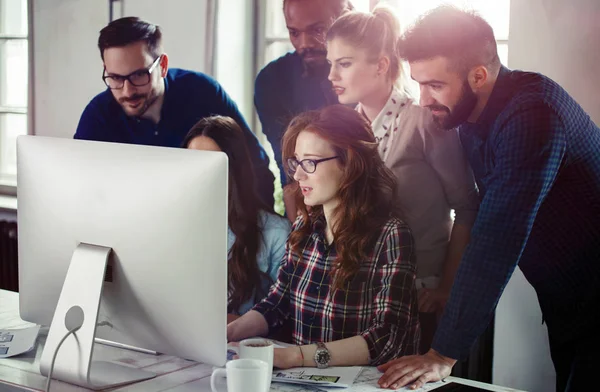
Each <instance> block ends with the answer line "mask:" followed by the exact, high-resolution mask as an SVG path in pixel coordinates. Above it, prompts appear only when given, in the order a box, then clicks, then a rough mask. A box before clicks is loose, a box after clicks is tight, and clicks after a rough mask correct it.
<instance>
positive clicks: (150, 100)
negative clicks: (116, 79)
mask: <svg viewBox="0 0 600 392" xmlns="http://www.w3.org/2000/svg"><path fill="white" fill-rule="evenodd" d="M138 99H140V100H141V105H140V106H139V107H137V108H131V107H130V106H128V105H127V103H128V102H135V101H137V100H138ZM157 99H158V93H157V92H156V91H155V89H152V90H150V91H149V92H148V93H146V94H133V95H132V96H129V97H122V98H120V99H119V104H120V105H121V107H122V108H123V111H125V113H126V114H127V115H128V116H130V117H141V116H143V115H144V113H146V111H147V110H148V108H150V106H152V104H154V102H156V100H157Z"/></svg>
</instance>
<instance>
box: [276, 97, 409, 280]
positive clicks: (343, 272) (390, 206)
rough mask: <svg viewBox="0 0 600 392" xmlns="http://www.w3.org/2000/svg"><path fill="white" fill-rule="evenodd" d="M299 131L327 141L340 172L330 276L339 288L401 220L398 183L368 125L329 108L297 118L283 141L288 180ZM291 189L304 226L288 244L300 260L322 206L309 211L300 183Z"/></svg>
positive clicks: (343, 108)
mask: <svg viewBox="0 0 600 392" xmlns="http://www.w3.org/2000/svg"><path fill="white" fill-rule="evenodd" d="M301 132H313V133H315V134H316V135H318V136H319V137H321V138H323V139H325V140H327V141H328V142H329V144H330V145H331V147H332V148H333V150H334V153H335V155H337V156H339V160H338V162H339V164H340V166H341V169H342V171H343V174H342V180H341V184H340V188H339V190H338V194H337V197H338V198H339V200H340V202H339V204H338V206H337V207H336V208H335V209H334V211H333V219H332V220H333V222H335V224H334V225H333V227H331V230H332V233H333V237H334V238H335V242H334V243H335V249H336V252H337V255H338V256H337V260H336V262H335V267H334V270H333V271H332V274H333V282H334V284H333V286H334V288H336V289H340V288H343V286H344V285H345V283H346V282H347V281H349V280H350V279H351V278H352V276H353V275H354V274H355V273H356V272H357V271H358V269H359V268H360V264H361V262H362V261H363V260H364V259H365V257H366V256H367V255H368V254H369V253H370V251H372V249H373V246H374V245H375V242H376V241H377V238H378V237H379V235H380V233H381V227H382V226H383V225H384V224H385V223H386V222H387V221H388V220H389V219H390V218H391V217H398V216H399V211H398V209H397V208H398V207H397V205H396V203H395V200H396V182H395V178H394V175H393V173H392V172H391V171H390V170H389V169H388V168H387V167H386V166H385V164H384V163H383V161H382V160H381V157H380V156H379V153H378V152H377V142H376V140H375V136H374V135H373V131H372V130H371V126H370V124H369V122H368V121H367V119H366V118H365V117H363V116H362V115H361V114H360V113H358V112H356V111H355V110H353V109H350V108H349V107H346V106H343V105H333V106H327V107H325V108H323V109H320V110H315V111H309V112H306V113H302V114H300V115H298V116H297V117H295V118H294V119H293V120H292V122H291V123H290V125H289V126H288V128H287V130H286V132H285V134H284V135H283V142H282V143H283V148H282V150H283V161H284V162H285V165H286V172H287V173H288V175H289V173H290V169H289V167H288V166H287V159H288V158H292V157H294V150H295V148H296V140H297V138H298V135H299V134H300V133H301ZM317 170H318V169H317ZM290 184H291V186H292V187H293V192H294V197H295V200H296V206H297V207H298V209H299V211H300V214H301V215H302V218H303V222H304V224H303V225H302V226H301V227H300V228H299V229H298V230H295V231H293V232H292V233H291V234H290V237H289V245H290V249H291V251H292V252H294V253H295V254H296V255H297V256H299V257H301V252H302V249H301V248H302V246H303V243H304V242H305V241H306V239H307V238H308V237H309V236H310V234H311V232H312V226H313V222H314V221H315V219H319V218H321V217H323V207H322V206H311V208H310V212H309V210H308V209H307V207H306V205H305V204H304V198H303V197H302V192H301V190H300V188H299V186H298V183H297V182H296V181H294V180H293V178H290Z"/></svg>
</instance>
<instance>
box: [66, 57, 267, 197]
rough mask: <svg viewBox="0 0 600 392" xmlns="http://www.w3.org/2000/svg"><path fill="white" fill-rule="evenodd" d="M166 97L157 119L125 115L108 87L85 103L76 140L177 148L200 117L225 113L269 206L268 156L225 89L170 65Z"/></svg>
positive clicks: (203, 76) (195, 73) (166, 79)
mask: <svg viewBox="0 0 600 392" xmlns="http://www.w3.org/2000/svg"><path fill="white" fill-rule="evenodd" d="M164 83H165V97H164V101H163V105H162V108H161V115H160V121H159V122H158V124H155V123H154V122H153V121H152V120H149V119H144V118H137V117H130V116H127V114H126V113H125V111H123V109H122V108H121V105H119V103H117V101H116V100H115V99H114V97H113V95H112V93H111V91H110V90H109V89H106V90H105V91H103V92H102V93H100V94H98V95H97V96H96V97H94V98H93V99H92V100H91V102H90V103H89V104H88V105H87V107H86V108H85V110H84V111H83V114H82V115H81V119H80V120H79V125H78V127H77V132H76V133H75V139H83V140H95V141H103V142H115V143H131V144H144V145H150V146H163V147H181V143H182V142H183V139H184V137H185V135H186V134H187V133H188V131H189V130H190V129H191V128H192V127H193V126H194V125H195V124H196V123H197V122H198V121H199V120H200V119H202V118H204V117H209V116H213V115H222V116H229V117H231V118H233V119H234V120H235V121H236V122H237V123H238V124H239V126H240V128H242V130H243V132H244V138H245V140H244V141H245V143H246V146H247V147H248V150H249V152H250V158H251V159H252V162H253V164H254V168H255V171H256V176H257V189H258V192H259V194H260V196H261V198H262V199H263V200H264V201H265V202H266V203H267V205H271V206H272V205H273V191H274V184H273V180H274V176H273V174H272V173H271V171H270V170H269V167H268V166H269V158H268V157H267V154H266V153H265V151H264V150H263V148H262V147H261V145H260V143H259V142H258V139H257V138H256V136H254V134H253V133H252V131H251V130H250V128H249V127H248V124H247V123H246V121H245V120H244V118H243V117H242V114H241V113H240V112H239V110H238V108H237V106H236V104H235V102H233V100H231V98H230V97H229V95H227V93H226V92H225V90H224V89H223V87H221V85H220V84H219V83H218V82H217V81H216V80H214V79H212V78H211V77H209V76H207V75H204V74H202V73H199V72H192V71H186V70H182V69H176V68H171V69H169V71H168V72H167V76H166V77H165V78H164Z"/></svg>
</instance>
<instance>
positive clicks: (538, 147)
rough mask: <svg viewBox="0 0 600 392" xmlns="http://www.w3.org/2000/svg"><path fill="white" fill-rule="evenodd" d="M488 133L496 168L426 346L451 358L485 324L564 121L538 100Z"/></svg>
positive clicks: (520, 243)
mask: <svg viewBox="0 0 600 392" xmlns="http://www.w3.org/2000/svg"><path fill="white" fill-rule="evenodd" d="M515 106H517V105H515ZM489 138H490V139H489V140H488V141H487V143H491V147H492V149H493V154H494V156H495V159H496V165H495V167H494V169H493V171H492V172H490V173H488V174H487V176H486V178H484V180H485V181H486V183H487V192H486V193H485V195H484V198H483V200H482V204H481V209H480V211H479V215H478V216H477V219H476V221H475V225H474V226H473V230H472V234H471V242H470V243H469V245H468V246H467V249H466V250H465V253H464V255H463V258H462V261H461V263H460V267H459V269H458V273H457V277H456V280H455V282H454V286H453V288H452V292H451V295H450V298H449V301H448V303H447V305H446V309H445V312H444V315H443V316H442V320H441V322H440V325H439V327H438V330H437V332H436V335H435V338H434V342H433V345H432V347H433V348H434V349H435V350H436V351H438V352H439V353H441V354H442V355H445V356H447V357H450V358H455V359H459V360H460V359H464V358H466V357H467V356H468V352H469V350H470V347H471V346H472V345H473V343H474V342H475V340H476V339H477V337H478V336H479V335H480V334H481V333H482V332H483V331H484V330H485V328H486V327H487V325H488V324H489V322H490V319H491V317H492V315H493V312H494V309H495V307H496V305H497V303H498V300H499V299H500V296H501V294H502V291H503V290H504V287H505V286H506V284H507V283H508V280H509V279H510V277H511V275H512V273H513V271H514V269H515V268H516V266H517V265H518V263H519V261H520V258H521V255H522V253H523V251H524V249H525V246H526V244H527V240H528V238H529V235H530V233H531V229H532V227H533V224H534V221H535V219H536V215H537V213H538V210H539V208H540V206H541V204H542V203H543V201H544V199H545V198H546V196H547V195H548V192H549V190H550V188H551V187H552V185H553V184H554V182H555V180H556V177H557V174H558V171H559V169H560V167H561V164H562V162H563V160H564V158H565V153H566V139H565V133H564V126H563V124H562V122H561V120H560V118H559V117H558V115H557V114H556V113H555V112H554V111H553V110H552V109H551V108H550V107H548V106H546V105H545V104H543V103H531V104H524V105H520V106H518V107H515V109H513V111H512V113H509V114H508V116H506V120H505V121H504V122H503V125H502V127H501V128H500V129H499V131H498V132H497V133H494V134H493V135H490V136H489Z"/></svg>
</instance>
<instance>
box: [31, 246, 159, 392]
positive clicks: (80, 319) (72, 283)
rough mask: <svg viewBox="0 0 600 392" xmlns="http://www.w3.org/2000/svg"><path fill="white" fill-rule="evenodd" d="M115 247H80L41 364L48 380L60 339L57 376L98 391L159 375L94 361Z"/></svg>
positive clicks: (55, 369)
mask: <svg viewBox="0 0 600 392" xmlns="http://www.w3.org/2000/svg"><path fill="white" fill-rule="evenodd" d="M111 250H112V249H111V248H107V247H104V246H97V245H90V244H84V243H81V244H79V245H78V246H77V248H76V249H75V251H74V252H73V257H72V259H71V263H70V265H69V269H68V271H67V275H66V278H65V282H64V284H63V287H62V291H61V293H60V298H59V300H58V303H57V305H56V310H55V312H54V317H53V318H52V324H51V325H50V330H49V331H48V338H47V339H46V344H45V346H44V352H43V353H42V358H41V361H40V371H41V373H42V374H43V375H44V376H48V373H49V372H50V366H51V364H52V358H53V356H54V354H55V352H56V350H57V349H58V345H59V343H60V341H61V340H62V339H63V338H64V337H65V335H67V333H69V331H70V330H72V329H73V328H76V327H78V326H80V328H79V329H77V331H76V332H74V333H73V334H71V335H70V336H69V337H68V338H66V339H65V341H64V342H63V343H62V345H61V346H60V349H59V350H58V353H57V354H56V360H55V363H54V369H53V371H52V378H53V379H56V380H61V381H65V382H68V383H71V384H75V385H79V386H82V387H84V388H89V389H93V390H99V389H105V388H109V387H116V386H119V385H124V384H129V383H132V382H137V381H142V380H147V379H150V378H153V377H156V374H154V373H150V372H147V371H144V370H139V369H135V368H131V367H127V366H122V365H117V364H115V363H112V362H105V361H92V354H93V351H94V336H95V334H96V324H97V321H98V312H99V310H100V299H101V298H102V286H103V282H104V274H105V271H106V265H107V262H108V256H109V254H110V252H111Z"/></svg>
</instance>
